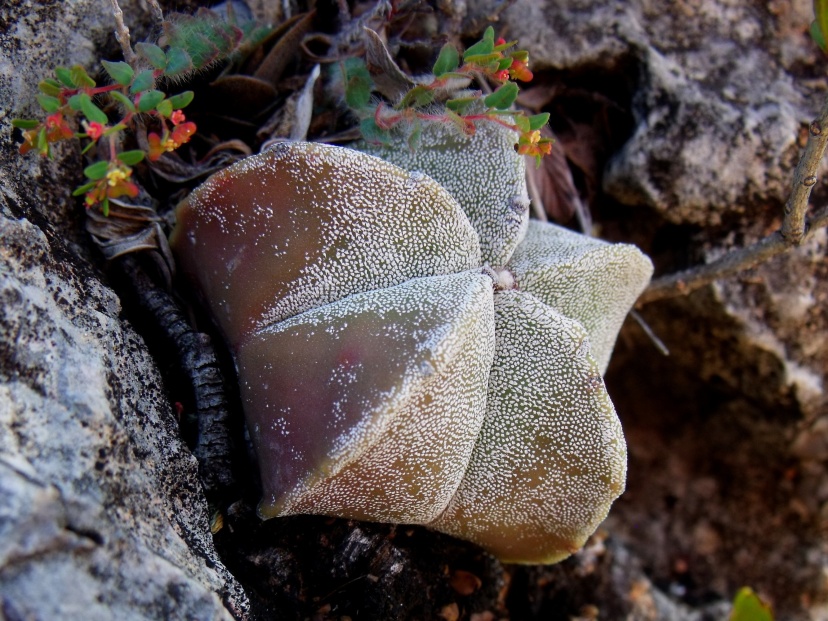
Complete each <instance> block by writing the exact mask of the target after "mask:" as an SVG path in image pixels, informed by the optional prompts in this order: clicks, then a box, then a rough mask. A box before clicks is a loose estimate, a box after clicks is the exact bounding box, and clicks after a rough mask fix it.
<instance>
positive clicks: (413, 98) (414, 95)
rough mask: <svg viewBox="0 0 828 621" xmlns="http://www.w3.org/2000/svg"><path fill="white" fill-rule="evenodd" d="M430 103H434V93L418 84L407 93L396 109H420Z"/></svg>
mask: <svg viewBox="0 0 828 621" xmlns="http://www.w3.org/2000/svg"><path fill="white" fill-rule="evenodd" d="M432 101H434V91H432V90H431V89H430V88H428V87H427V86H424V85H422V84H420V85H418V86H415V87H414V88H412V89H411V90H410V91H408V92H407V93H406V94H405V96H404V97H403V98H402V100H400V103H399V104H397V106H396V107H397V108H398V109H402V108H420V107H422V106H427V105H428V104H430V103H431V102H432Z"/></svg>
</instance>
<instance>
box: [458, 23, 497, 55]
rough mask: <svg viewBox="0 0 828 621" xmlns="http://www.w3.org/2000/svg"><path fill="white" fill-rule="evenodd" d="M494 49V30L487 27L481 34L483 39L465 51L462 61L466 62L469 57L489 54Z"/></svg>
mask: <svg viewBox="0 0 828 621" xmlns="http://www.w3.org/2000/svg"><path fill="white" fill-rule="evenodd" d="M494 47H495V45H494V28H492V27H491V26H489V27H488V28H486V32H484V33H483V38H482V39H481V40H480V41H478V42H477V43H475V44H474V45H472V46H471V47H470V48H469V49H467V50H466V52H465V53H464V54H463V60H464V61H468V60H469V57H472V56H478V55H481V54H491V53H492V52H493V51H494Z"/></svg>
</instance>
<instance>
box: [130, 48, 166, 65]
mask: <svg viewBox="0 0 828 621" xmlns="http://www.w3.org/2000/svg"><path fill="white" fill-rule="evenodd" d="M135 51H136V52H137V53H138V56H141V57H142V58H146V59H147V60H148V61H149V64H151V65H152V66H153V67H155V68H156V69H164V68H165V67H166V66H167V55H166V54H164V50H162V49H161V48H160V47H158V46H157V45H153V44H152V43H136V44H135Z"/></svg>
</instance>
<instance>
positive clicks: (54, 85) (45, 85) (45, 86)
mask: <svg viewBox="0 0 828 621" xmlns="http://www.w3.org/2000/svg"><path fill="white" fill-rule="evenodd" d="M37 88H38V89H40V92H41V93H43V94H44V95H49V96H50V97H59V96H60V89H61V86H60V82H58V81H57V80H52V79H50V78H46V79H45V80H41V81H40V83H39V84H38V85H37Z"/></svg>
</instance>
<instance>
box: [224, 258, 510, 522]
mask: <svg viewBox="0 0 828 621" xmlns="http://www.w3.org/2000/svg"><path fill="white" fill-rule="evenodd" d="M492 295H493V294H492V286H491V280H489V279H488V278H487V277H486V276H484V275H483V274H481V273H480V271H479V270H475V271H473V272H463V273H460V274H452V275H448V276H432V277H429V278H418V279H414V280H410V281H408V282H405V283H403V284H401V285H397V286H395V287H390V288H387V289H382V290H379V291H371V292H368V293H359V294H356V295H353V296H350V297H347V298H344V299H343V300H340V301H339V302H335V303H333V304H328V305H326V306H322V307H320V308H317V309H314V310H310V311H306V312H304V313H302V314H300V315H297V316H295V317H292V318H290V319H288V320H286V321H283V322H281V323H278V324H276V325H274V326H271V327H269V328H266V329H264V330H262V331H261V332H259V333H257V334H256V335H254V336H253V337H251V338H249V339H248V340H247V341H246V342H244V343H243V344H242V345H241V347H240V348H239V354H238V361H239V379H240V382H241V389H242V397H243V400H244V407H245V413H246V416H247V419H248V422H249V423H250V422H252V423H253V430H252V432H251V436H252V438H253V441H254V445H255V447H256V452H257V453H258V454H259V455H262V456H265V457H264V458H263V459H262V465H263V467H262V486H263V488H264V500H263V502H262V503H261V507H260V512H261V513H262V514H263V515H265V516H268V517H272V516H275V515H280V514H290V513H327V514H333V515H340V516H344V517H350V518H357V519H370V520H381V521H392V522H405V523H418V524H424V523H428V522H431V521H432V520H433V519H434V518H435V517H436V516H437V515H439V514H440V512H442V511H443V510H444V509H445V507H446V505H447V504H448V502H449V500H450V499H451V497H452V496H453V495H454V491H455V490H456V489H457V486H458V485H460V480H461V479H462V477H463V474H464V472H465V471H466V467H467V465H468V463H469V458H470V456H471V452H472V449H473V447H474V443H475V440H476V439H477V436H478V433H479V431H480V426H481V425H482V424H483V415H484V412H485V409H486V385H487V382H488V380H489V369H490V368H491V364H492V356H493V354H494V312H493V302H492ZM286 440H287V441H289V442H286Z"/></svg>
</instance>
